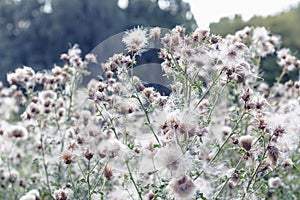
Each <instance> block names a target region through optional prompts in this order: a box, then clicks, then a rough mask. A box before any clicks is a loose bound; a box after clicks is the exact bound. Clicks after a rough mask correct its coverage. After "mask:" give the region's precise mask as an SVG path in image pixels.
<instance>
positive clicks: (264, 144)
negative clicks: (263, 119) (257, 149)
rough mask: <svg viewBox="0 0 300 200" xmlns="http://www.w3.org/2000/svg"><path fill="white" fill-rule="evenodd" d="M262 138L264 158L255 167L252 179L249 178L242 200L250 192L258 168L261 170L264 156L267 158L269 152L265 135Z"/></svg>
mask: <svg viewBox="0 0 300 200" xmlns="http://www.w3.org/2000/svg"><path fill="white" fill-rule="evenodd" d="M261 138H262V139H263V146H264V152H263V156H262V158H261V160H260V162H259V164H258V165H257V166H256V168H255V170H254V172H253V174H252V176H251V178H250V180H249V182H248V185H247V187H246V191H245V192H244V194H243V197H242V200H243V199H245V197H246V195H247V193H248V191H249V189H250V186H251V184H252V181H253V179H254V178H255V177H256V175H257V173H258V170H259V168H260V166H261V165H262V162H263V160H264V158H265V156H266V153H267V148H266V142H265V140H264V137H263V136H261Z"/></svg>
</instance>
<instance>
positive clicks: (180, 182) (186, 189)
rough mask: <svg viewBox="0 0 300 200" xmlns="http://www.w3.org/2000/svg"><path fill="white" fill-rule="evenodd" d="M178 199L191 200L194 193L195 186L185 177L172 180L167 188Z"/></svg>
mask: <svg viewBox="0 0 300 200" xmlns="http://www.w3.org/2000/svg"><path fill="white" fill-rule="evenodd" d="M168 187H169V188H170V189H171V190H172V191H173V193H174V195H175V196H176V197H178V198H179V199H191V198H192V197H193V196H194V194H195V192H196V189H197V188H196V185H195V184H194V182H193V181H192V179H191V178H190V177H188V176H187V175H181V176H180V177H178V178H173V179H172V180H171V181H170V183H169V186H168Z"/></svg>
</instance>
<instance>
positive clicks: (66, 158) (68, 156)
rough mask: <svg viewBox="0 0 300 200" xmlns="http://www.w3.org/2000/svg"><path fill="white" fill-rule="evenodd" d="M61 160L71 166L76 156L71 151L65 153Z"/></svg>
mask: <svg viewBox="0 0 300 200" xmlns="http://www.w3.org/2000/svg"><path fill="white" fill-rule="evenodd" d="M60 158H61V159H62V160H63V161H64V163H65V164H67V165H69V164H71V162H72V161H73V158H74V155H73V153H72V152H71V151H68V150H67V151H64V152H63V153H62V154H61V155H60Z"/></svg>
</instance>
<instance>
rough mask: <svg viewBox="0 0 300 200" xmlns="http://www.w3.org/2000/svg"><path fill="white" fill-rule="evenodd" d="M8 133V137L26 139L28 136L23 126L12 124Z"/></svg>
mask: <svg viewBox="0 0 300 200" xmlns="http://www.w3.org/2000/svg"><path fill="white" fill-rule="evenodd" d="M8 135H9V136H10V137H15V138H23V139H26V138H27V136H28V131H27V129H26V128H25V127H23V126H12V127H11V128H10V129H9V131H8Z"/></svg>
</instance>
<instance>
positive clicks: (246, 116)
mask: <svg viewBox="0 0 300 200" xmlns="http://www.w3.org/2000/svg"><path fill="white" fill-rule="evenodd" d="M122 42H123V44H125V46H126V49H125V50H124V52H123V53H118V54H114V55H112V57H111V58H109V59H108V60H107V61H106V62H105V63H97V56H95V55H93V54H87V55H81V50H80V47H79V46H78V45H74V46H73V47H72V48H70V49H69V50H68V51H67V52H66V53H63V54H61V60H62V61H63V63H64V64H63V65H62V66H58V65H55V66H53V68H52V69H51V70H44V71H34V70H33V69H32V68H31V67H29V66H24V67H20V68H18V69H16V70H15V71H13V72H11V73H9V74H7V81H8V83H9V86H4V85H3V84H1V87H0V95H1V98H0V113H1V115H0V178H1V181H0V188H1V189H0V191H1V192H0V199H21V200H40V199H41V200H42V199H55V200H66V199H88V200H91V199H93V200H96V199H113V200H121V199H124V200H125V199H126V200H127V199H148V200H154V199H157V200H159V199H162V200H168V199H170V200H171V199H202V200H205V199H243V200H245V199H250V200H252V199H272V200H277V199H288V200H290V199H295V200H296V199H298V198H299V196H300V176H299V164H300V163H299V158H300V154H299V147H300V137H299V134H300V124H299V119H300V106H299V104H300V98H299V94H300V81H299V80H289V81H286V82H283V81H282V79H283V78H284V76H285V75H286V74H288V73H291V72H293V73H294V72H295V71H299V68H300V60H298V59H297V58H296V57H295V56H294V55H293V52H291V51H290V50H289V49H287V48H285V47H282V46H281V37H280V36H278V35H274V34H272V33H270V32H269V31H268V30H267V29H266V28H264V27H245V28H244V29H242V30H240V31H238V32H236V33H235V34H234V35H227V36H226V37H224V38H223V37H221V36H218V35H215V34H213V33H211V32H210V30H209V29H205V30H202V29H196V30H195V31H194V32H192V33H190V34H187V33H186V30H185V28H184V27H182V26H176V27H175V28H174V29H172V30H170V31H169V32H167V33H165V34H163V33H162V32H161V29H160V28H158V27H155V28H142V27H137V28H134V29H132V30H128V31H126V32H124V34H123V39H122ZM153 42H155V43H160V44H161V49H160V51H159V54H158V57H159V58H161V59H162V60H163V62H162V63H161V67H162V71H163V72H164V75H163V76H164V77H165V78H167V79H168V80H170V82H171V83H170V84H169V85H166V87H168V88H169V89H170V91H171V93H170V94H168V95H165V94H164V93H160V91H159V90H157V88H154V87H149V86H146V84H145V83H144V82H143V81H142V80H141V79H140V77H137V76H135V74H134V68H135V67H138V65H139V63H138V62H137V60H138V58H139V57H141V56H143V53H144V52H146V51H147V49H148V48H149V45H150V44H153ZM269 55H276V56H277V65H278V67H279V68H280V69H281V74H280V76H279V77H278V78H277V81H276V82H275V83H274V84H273V85H268V84H267V83H266V82H264V80H263V79H262V78H261V75H262V74H261V73H262V71H261V68H260V66H261V60H262V59H263V58H265V57H267V56H269ZM89 63H97V65H99V71H100V68H101V70H102V71H103V72H104V73H103V74H99V79H97V80H96V79H92V80H90V82H89V83H88V85H87V87H82V84H80V82H81V80H82V79H83V77H84V76H86V75H88V74H89V71H88V67H87V66H88V65H89ZM148 73H149V74H150V73H151V69H149V71H148ZM299 78H300V77H299Z"/></svg>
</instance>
